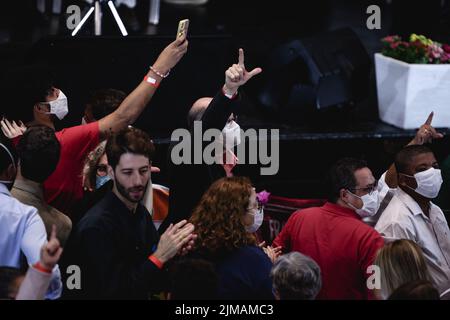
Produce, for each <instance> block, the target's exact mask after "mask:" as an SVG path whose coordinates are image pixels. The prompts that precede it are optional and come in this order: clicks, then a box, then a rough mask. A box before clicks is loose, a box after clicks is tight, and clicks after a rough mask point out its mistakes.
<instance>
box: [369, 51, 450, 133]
mask: <svg viewBox="0 0 450 320" xmlns="http://www.w3.org/2000/svg"><path fill="white" fill-rule="evenodd" d="M375 72H376V78H377V94H378V111H379V115H380V118H381V120H383V121H384V122H387V123H389V124H392V125H394V126H396V127H400V128H403V129H414V128H418V127H420V126H421V125H422V124H423V123H424V122H425V120H426V119H427V117H428V115H429V114H430V112H431V111H434V117H433V123H432V125H433V126H434V127H438V128H443V127H450V65H449V64H440V65H436V64H408V63H405V62H402V61H399V60H396V59H392V58H389V57H385V56H383V55H382V54H381V53H376V54H375Z"/></svg>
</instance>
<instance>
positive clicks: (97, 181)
mask: <svg viewBox="0 0 450 320" xmlns="http://www.w3.org/2000/svg"><path fill="white" fill-rule="evenodd" d="M109 180H111V177H110V176H108V175H106V176H103V177H100V176H97V177H96V178H95V189H97V190H98V189H100V188H101V187H102V186H103V185H104V184H105V183H107V182H108V181H109Z"/></svg>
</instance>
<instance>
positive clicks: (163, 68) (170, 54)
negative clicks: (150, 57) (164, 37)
mask: <svg viewBox="0 0 450 320" xmlns="http://www.w3.org/2000/svg"><path fill="white" fill-rule="evenodd" d="M187 48H188V41H187V40H186V37H180V38H177V39H175V41H173V42H172V43H170V44H169V45H168V46H167V47H165V48H164V50H163V51H162V52H161V53H160V55H159V57H158V59H156V62H155V63H154V64H153V68H154V70H156V71H158V72H159V73H161V74H167V73H168V72H169V71H170V69H172V68H173V67H175V66H176V65H177V63H178V62H179V61H180V60H181V58H182V57H183V56H184V54H185V53H186V52H187Z"/></svg>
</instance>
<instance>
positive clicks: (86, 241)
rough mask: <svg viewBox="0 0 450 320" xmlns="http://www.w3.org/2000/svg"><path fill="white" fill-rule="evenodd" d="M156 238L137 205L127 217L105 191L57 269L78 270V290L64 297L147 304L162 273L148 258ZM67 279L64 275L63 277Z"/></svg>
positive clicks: (143, 210) (78, 228)
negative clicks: (140, 301) (145, 300)
mask: <svg viewBox="0 0 450 320" xmlns="http://www.w3.org/2000/svg"><path fill="white" fill-rule="evenodd" d="M158 241H159V235H158V232H157V231H156V229H155V227H154V225H153V222H152V218H151V216H150V213H149V212H148V211H147V209H146V208H145V207H144V206H142V205H141V204H139V205H138V206H137V208H136V211H135V212H134V213H133V212H131V211H130V210H129V209H128V208H127V207H126V205H125V204H124V203H123V202H122V201H121V200H120V199H119V198H118V197H117V196H116V195H115V194H114V193H113V192H109V193H108V194H107V195H106V196H105V197H104V198H103V199H102V200H101V201H100V202H99V203H98V204H97V205H95V206H94V207H92V208H91V209H90V210H89V211H88V212H87V213H86V215H85V216H84V217H83V218H82V219H81V221H80V222H79V223H78V225H77V226H76V227H75V230H74V231H73V233H72V235H71V237H70V239H69V243H68V246H67V248H66V249H65V251H66V252H65V256H64V257H63V264H65V265H66V266H69V265H71V264H72V265H78V266H79V267H80V269H81V290H67V289H66V292H65V294H64V296H65V297H67V298H77V299H79V298H83V299H147V298H148V297H149V294H150V293H152V292H158V291H160V290H162V289H163V287H162V286H163V284H164V281H165V273H164V271H162V270H160V269H158V268H157V267H156V266H155V265H154V264H153V263H152V262H151V261H150V260H148V257H149V256H150V255H151V254H152V252H154V251H155V250H156V246H157V244H158ZM66 276H70V275H66Z"/></svg>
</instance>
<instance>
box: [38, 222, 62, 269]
mask: <svg viewBox="0 0 450 320" xmlns="http://www.w3.org/2000/svg"><path fill="white" fill-rule="evenodd" d="M62 252H63V249H62V248H61V245H60V244H59V240H58V238H56V226H55V225H53V226H52V233H51V236H50V240H49V241H48V242H47V243H46V244H45V245H43V246H42V248H41V260H40V264H41V266H43V267H44V268H45V269H47V270H53V268H54V267H55V265H56V264H57V263H58V260H59V258H60V257H61V254H62Z"/></svg>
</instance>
